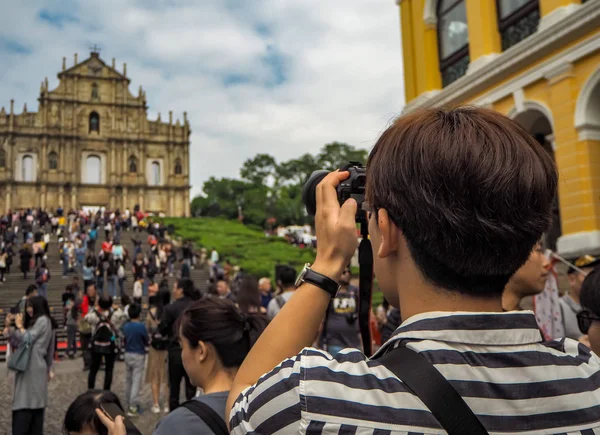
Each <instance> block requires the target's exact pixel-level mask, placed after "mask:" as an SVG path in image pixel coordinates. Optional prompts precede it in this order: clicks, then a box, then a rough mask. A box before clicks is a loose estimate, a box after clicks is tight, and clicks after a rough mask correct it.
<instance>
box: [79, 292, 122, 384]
mask: <svg viewBox="0 0 600 435" xmlns="http://www.w3.org/2000/svg"><path fill="white" fill-rule="evenodd" d="M112 305H113V300H112V298H111V297H110V296H108V295H106V294H104V295H102V296H100V298H99V299H98V306H97V308H95V309H94V310H93V311H91V312H89V313H88V314H87V315H86V316H85V321H86V322H87V323H89V324H90V326H91V327H92V337H91V342H90V350H91V364H90V373H89V376H88V388H89V389H90V390H92V389H94V388H95V385H96V375H97V374H98V370H100V364H101V363H102V360H104V366H105V373H104V389H105V390H110V387H111V385H112V378H113V369H114V367H115V358H116V355H117V352H118V348H117V343H116V340H117V331H116V329H115V327H114V326H113V320H112V315H113V311H112Z"/></svg>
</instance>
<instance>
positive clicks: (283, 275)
mask: <svg viewBox="0 0 600 435" xmlns="http://www.w3.org/2000/svg"><path fill="white" fill-rule="evenodd" d="M296 275H297V273H296V269H294V268H293V267H291V266H283V267H281V269H280V270H279V276H278V278H277V279H278V280H279V282H281V285H282V286H283V287H284V288H285V287H292V286H294V285H295V284H296Z"/></svg>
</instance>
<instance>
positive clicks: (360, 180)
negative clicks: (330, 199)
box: [302, 162, 367, 222]
mask: <svg viewBox="0 0 600 435" xmlns="http://www.w3.org/2000/svg"><path fill="white" fill-rule="evenodd" d="M340 171H348V172H350V176H349V177H348V178H347V179H345V180H344V181H342V182H341V183H340V184H338V186H337V196H338V201H339V202H340V205H342V204H343V203H344V202H345V201H346V200H347V199H348V198H353V199H354V200H355V201H356V203H357V204H358V210H357V212H356V221H357V222H363V221H366V216H365V212H364V211H363V210H362V203H363V201H364V200H365V182H366V180H367V168H366V167H364V166H363V165H362V164H361V163H359V162H350V163H348V164H347V165H344V166H343V167H341V168H340ZM327 174H329V171H326V170H324V169H320V170H318V171H314V172H313V173H312V174H311V175H310V177H308V180H307V181H306V183H305V184H304V189H303V190H302V202H303V203H304V206H305V207H306V212H307V213H308V214H309V215H310V216H314V215H315V214H316V213H317V185H318V184H319V183H320V182H321V181H322V180H323V178H325V176H326V175H327Z"/></svg>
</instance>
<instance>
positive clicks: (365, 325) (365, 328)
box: [358, 220, 373, 356]
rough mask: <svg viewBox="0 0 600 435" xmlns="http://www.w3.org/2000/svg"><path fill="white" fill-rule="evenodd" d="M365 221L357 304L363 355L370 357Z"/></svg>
mask: <svg viewBox="0 0 600 435" xmlns="http://www.w3.org/2000/svg"><path fill="white" fill-rule="evenodd" d="M367 225H368V224H367V222H366V220H365V221H364V222H361V224H360V230H361V235H362V240H361V241H360V245H359V246H358V264H359V266H360V272H359V276H358V283H359V284H358V288H359V292H358V294H359V296H358V297H359V302H358V326H359V328H360V336H361V338H362V342H363V350H364V353H365V355H367V356H371V354H372V349H371V324H370V320H371V319H370V315H371V301H372V297H371V293H372V291H371V290H372V285H373V247H372V246H371V241H370V240H369V230H368V226H367Z"/></svg>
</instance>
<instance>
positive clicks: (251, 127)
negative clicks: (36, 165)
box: [0, 0, 404, 194]
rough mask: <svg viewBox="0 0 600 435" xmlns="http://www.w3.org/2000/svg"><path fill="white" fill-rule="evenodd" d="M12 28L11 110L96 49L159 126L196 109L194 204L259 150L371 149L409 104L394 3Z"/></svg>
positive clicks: (159, 10) (281, 5) (157, 8)
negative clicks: (212, 181) (332, 145)
mask: <svg viewBox="0 0 600 435" xmlns="http://www.w3.org/2000/svg"><path fill="white" fill-rule="evenodd" d="M23 3H26V4H23ZM57 5H58V6H57ZM42 11H45V15H46V16H49V17H50V18H51V20H50V21H51V22H48V21H44V20H42V19H40V14H41V13H42ZM0 28H1V29H2V31H1V32H0V105H5V106H8V104H9V100H10V99H11V98H15V100H16V107H17V108H18V110H19V111H20V108H21V107H22V105H23V103H24V102H27V103H28V107H29V109H30V110H35V107H36V104H35V102H36V99H37V96H38V92H39V83H40V82H41V80H43V78H44V76H48V77H49V79H50V81H51V87H53V86H54V85H55V84H56V81H57V79H56V73H57V72H58V71H59V70H60V66H61V59H62V57H63V56H67V58H68V66H71V65H72V63H73V53H74V52H79V60H83V59H85V58H86V57H87V55H88V52H89V49H88V48H89V46H90V45H91V44H94V43H98V44H99V45H100V46H101V47H102V49H103V50H102V53H101V56H102V57H103V59H104V60H105V61H106V62H107V63H109V64H110V61H111V58H112V57H116V58H117V61H118V62H117V68H118V69H121V68H122V63H123V62H127V74H128V76H129V77H130V78H131V79H132V84H131V90H132V92H133V93H134V94H137V88H138V86H139V85H142V86H143V87H144V88H145V89H146V92H147V98H148V102H149V105H150V110H149V116H150V118H155V117H156V115H157V112H161V113H162V118H163V119H166V116H167V113H168V111H169V110H173V112H174V114H175V116H177V117H181V116H182V113H183V112H184V111H187V112H188V117H189V119H190V122H191V124H192V130H193V133H192V136H191V141H192V145H191V156H192V167H193V169H194V170H193V171H191V173H192V179H191V182H192V184H193V189H192V194H197V193H199V192H200V190H201V188H202V183H203V181H204V180H206V179H207V178H208V177H210V176H213V175H214V176H217V177H219V176H234V177H235V176H237V175H238V170H239V167H240V166H241V164H242V162H243V161H244V160H245V159H246V158H249V157H252V156H253V155H255V154H256V153H259V152H266V153H270V154H273V155H274V156H275V157H276V158H278V159H281V160H282V159H288V158H293V157H296V156H299V155H301V154H303V153H305V152H311V153H314V152H317V151H318V150H319V149H320V148H321V146H322V145H323V144H325V143H327V142H331V141H334V140H338V141H344V142H348V143H350V144H353V145H356V146H360V147H364V148H370V147H371V146H372V144H373V142H374V140H375V139H376V138H377V136H378V135H379V133H380V132H381V131H382V130H383V129H384V128H385V126H386V125H387V124H388V122H389V120H390V119H392V118H393V117H394V116H396V115H397V114H398V113H399V112H400V110H401V108H402V105H403V101H404V95H403V85H402V62H401V51H400V37H399V23H398V9H397V7H396V6H394V4H393V2H391V1H389V0H372V1H367V0H327V1H326V2H324V1H322V0H253V1H251V2H250V1H248V2H241V1H239V0H238V1H236V0H221V1H213V2H199V1H194V0H177V1H175V0H172V1H158V0H152V1H149V0H143V1H142V0H105V1H103V2H84V1H82V0H80V1H74V0H71V1H69V2H61V3H60V4H59V3H58V2H51V1H46V2H45V1H42V0H36V1H29V2H13V3H11V4H10V5H8V4H7V5H5V6H4V8H3V14H2V16H0ZM15 44H18V45H17V46H15ZM19 51H22V52H19ZM282 76H283V77H284V80H283V81H282V80H281V78H282ZM227 81H229V82H237V84H234V85H230V86H227V85H226V84H225V82H227Z"/></svg>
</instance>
